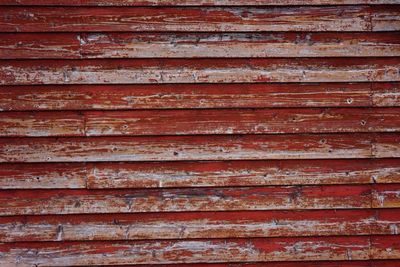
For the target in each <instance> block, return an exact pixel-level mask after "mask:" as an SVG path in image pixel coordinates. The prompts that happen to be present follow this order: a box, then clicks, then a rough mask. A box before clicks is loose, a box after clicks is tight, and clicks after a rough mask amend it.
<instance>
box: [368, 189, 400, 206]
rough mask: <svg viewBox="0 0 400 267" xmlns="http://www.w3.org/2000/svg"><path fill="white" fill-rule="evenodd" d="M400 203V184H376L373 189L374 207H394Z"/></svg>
mask: <svg viewBox="0 0 400 267" xmlns="http://www.w3.org/2000/svg"><path fill="white" fill-rule="evenodd" d="M399 205H400V186H399V185H398V184H392V185H388V184H387V185H374V190H373V202H372V206H373V208H394V207H398V206H399Z"/></svg>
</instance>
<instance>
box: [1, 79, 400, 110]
mask: <svg viewBox="0 0 400 267" xmlns="http://www.w3.org/2000/svg"><path fill="white" fill-rule="evenodd" d="M373 86H374V91H372V90H371V87H372V84H366V83H359V84H353V83H351V84H350V83H325V84H269V83H263V84H173V85H169V84H157V85H49V86H1V87H0V109H2V110H9V111H11V110H15V111H19V110H20V111H31V110H32V111H33V110H96V109H97V110H118V109H185V108H187V109H201V108H271V107H274V108H278V107H279V108H280V107H372V106H374V105H376V106H380V107H386V106H387V107H389V106H399V105H400V104H399V103H400V101H398V100H397V99H400V97H398V96H400V87H399V84H398V83H392V84H378V85H373Z"/></svg>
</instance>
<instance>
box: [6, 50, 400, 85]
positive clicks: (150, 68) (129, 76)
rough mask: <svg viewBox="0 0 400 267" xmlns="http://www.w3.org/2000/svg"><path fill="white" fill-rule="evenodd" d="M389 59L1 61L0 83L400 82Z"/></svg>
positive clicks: (395, 65) (396, 64) (394, 62)
mask: <svg viewBox="0 0 400 267" xmlns="http://www.w3.org/2000/svg"><path fill="white" fill-rule="evenodd" d="M399 62H400V61H399V59H398V58H396V57H392V58H360V59H357V60H350V59H346V58H340V59H337V58H328V59H312V58H310V59H301V58H296V59H289V58H288V59H232V60H228V61H227V60H226V59H195V60H190V59H169V60H168V59H164V60H162V59H135V60H129V59H125V60H123V59H114V60H112V59H108V60H71V61H57V60H35V61H28V60H27V61H11V60H8V61H7V60H4V61H0V63H1V64H0V77H1V80H0V84H2V85H34V84H149V83H261V82H281V83H283V82H371V81H380V82H384V81H400V72H399V68H400V63H399Z"/></svg>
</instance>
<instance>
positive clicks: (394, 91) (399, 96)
mask: <svg viewBox="0 0 400 267" xmlns="http://www.w3.org/2000/svg"><path fill="white" fill-rule="evenodd" d="M372 103H373V106H382V107H383V106H385V107H387V106H397V107H398V106H400V83H374V84H372Z"/></svg>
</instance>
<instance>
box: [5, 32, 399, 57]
mask: <svg viewBox="0 0 400 267" xmlns="http://www.w3.org/2000/svg"><path fill="white" fill-rule="evenodd" d="M383 56H386V57H393V56H400V37H398V35H395V34H393V33H388V32H381V33H301V34H299V33H294V32H291V33H287V32H286V33H229V34H228V33H213V34H210V33H115V32H114V33H40V34H38V33H19V34H14V33H13V34H11V33H6V34H5V33H3V34H0V58H1V59H14V58H15V59H28V58H35V59H36V58H38V59H40V58H41V59H43V58H49V59H52V58H60V59H65V58H70V59H76V58H77V59H79V58H199V57H200V58H201V57H208V58H220V57H226V58H232V57H233V58H238V57H244V58H248V57H383Z"/></svg>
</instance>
